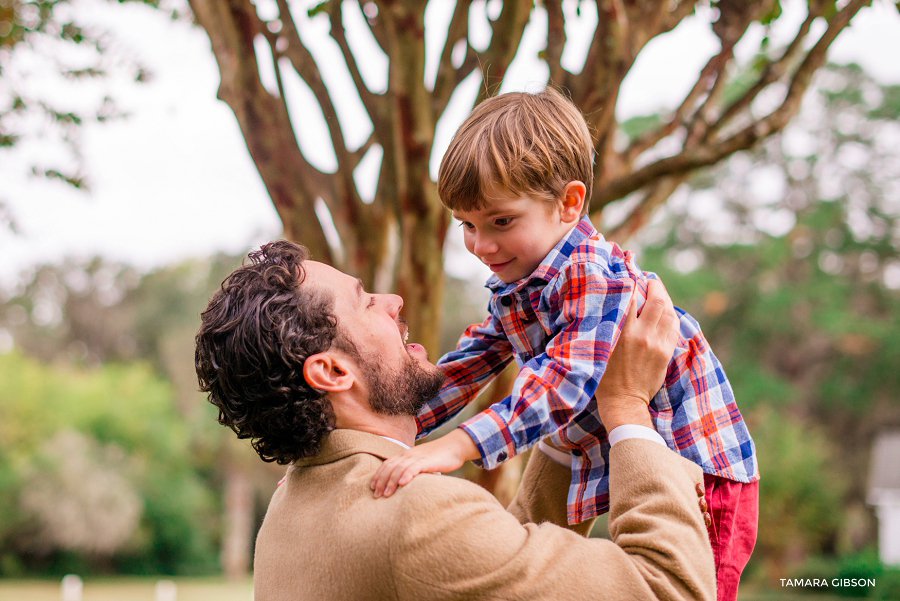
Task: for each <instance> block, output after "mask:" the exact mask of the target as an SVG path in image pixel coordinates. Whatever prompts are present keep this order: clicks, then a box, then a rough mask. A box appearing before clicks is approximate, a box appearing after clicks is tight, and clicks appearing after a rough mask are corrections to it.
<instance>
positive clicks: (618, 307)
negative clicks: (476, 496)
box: [460, 263, 635, 469]
mask: <svg viewBox="0 0 900 601" xmlns="http://www.w3.org/2000/svg"><path fill="white" fill-rule="evenodd" d="M607 276H608V274H607V273H606V272H605V271H604V270H603V269H602V267H601V266H599V265H597V264H595V263H571V264H569V265H567V266H566V267H565V268H564V269H563V270H561V271H560V273H558V274H557V275H556V277H554V278H553V280H551V282H550V283H548V284H547V286H546V287H545V289H544V293H543V295H544V297H545V300H546V302H548V303H549V304H550V306H551V307H553V306H556V307H559V310H558V311H551V312H550V314H551V315H556V317H555V322H554V323H552V324H551V330H552V332H554V334H553V336H552V338H551V339H550V341H549V342H548V343H547V345H546V347H545V349H544V352H543V353H541V354H540V355H537V356H535V357H534V358H533V359H532V360H530V361H529V362H528V363H526V364H525V365H524V366H523V367H522V369H521V370H520V371H519V375H518V377H517V378H516V381H515V384H514V385H513V390H512V394H511V395H510V396H508V397H506V398H505V399H503V400H502V401H500V402H498V403H495V404H494V405H491V406H490V407H489V408H488V409H486V410H485V411H482V412H481V413H479V414H478V415H476V416H474V417H472V418H471V419H469V420H467V421H466V422H464V423H463V424H462V425H461V426H460V427H461V428H463V429H464V430H465V431H466V432H467V433H468V434H469V436H471V437H472V440H474V441H475V444H476V445H477V446H478V450H479V451H480V453H481V457H482V461H481V463H482V464H483V467H484V468H485V469H493V468H494V467H496V466H497V465H499V464H500V463H502V462H503V461H505V460H507V459H508V458H509V457H512V456H513V455H516V454H518V453H521V452H522V451H524V450H526V449H528V448H529V447H531V446H532V445H534V444H536V443H537V442H538V441H539V440H540V439H541V438H544V437H545V436H548V435H550V434H553V433H555V432H557V431H559V430H560V429H561V428H563V427H564V426H565V425H566V424H568V423H569V422H570V421H571V420H572V418H574V417H575V416H576V415H577V414H579V413H580V412H581V411H583V410H584V409H585V408H586V407H587V406H588V404H589V403H591V402H592V399H593V396H594V392H595V391H596V390H597V384H598V383H599V382H600V378H601V376H603V372H604V371H605V370H606V364H607V362H608V360H609V356H610V353H611V352H612V349H613V347H614V346H615V343H616V342H617V341H618V339H619V334H620V333H621V331H622V324H623V323H624V319H625V316H626V315H627V313H628V306H629V302H630V301H631V296H632V294H633V293H634V289H635V282H634V280H632V279H630V278H623V279H617V278H609V277H607Z"/></svg>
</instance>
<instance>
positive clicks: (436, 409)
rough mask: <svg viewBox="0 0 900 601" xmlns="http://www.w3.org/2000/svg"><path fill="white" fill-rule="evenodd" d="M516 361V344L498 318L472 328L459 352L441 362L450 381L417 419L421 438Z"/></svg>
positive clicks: (449, 417) (462, 341)
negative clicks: (513, 351)
mask: <svg viewBox="0 0 900 601" xmlns="http://www.w3.org/2000/svg"><path fill="white" fill-rule="evenodd" d="M512 357H513V355H512V344H511V343H510V342H509V340H508V339H507V338H506V334H504V332H503V329H502V328H501V327H500V322H499V320H498V319H497V318H496V317H494V316H493V315H488V317H487V319H485V320H484V323H481V324H473V325H471V326H469V327H468V328H467V329H466V331H465V332H464V333H463V335H462V337H461V338H460V339H459V343H457V345H456V350H454V351H451V352H449V353H447V354H446V355H444V356H443V357H441V359H440V360H439V361H438V362H437V366H438V367H439V368H441V370H443V372H444V374H445V375H446V377H447V379H446V380H444V384H443V386H442V387H441V390H440V392H439V393H438V394H437V396H436V397H434V398H433V399H431V400H430V401H428V402H427V403H426V404H425V406H424V407H423V408H422V410H421V411H420V412H419V415H418V416H417V417H416V424H417V426H418V429H419V433H418V437H419V438H421V437H422V436H425V435H427V434H428V433H429V432H431V431H432V430H434V429H435V428H437V427H438V426H440V425H441V424H443V423H444V422H446V421H447V420H449V419H451V418H452V417H453V416H455V415H456V414H457V413H459V412H460V411H462V409H463V408H464V407H465V406H466V405H468V404H469V403H470V402H471V401H472V400H473V399H474V398H475V397H476V396H477V395H478V393H479V392H480V391H481V390H482V389H483V388H484V387H485V386H487V385H488V384H489V383H490V382H491V381H492V380H493V379H494V378H495V377H496V376H497V375H498V374H500V372H502V371H503V369H504V368H505V367H506V366H507V365H508V364H509V362H510V361H511V360H512Z"/></svg>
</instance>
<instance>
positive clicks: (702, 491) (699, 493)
mask: <svg viewBox="0 0 900 601" xmlns="http://www.w3.org/2000/svg"><path fill="white" fill-rule="evenodd" d="M695 490H696V491H697V496H698V497H702V496H703V494H704V493H705V492H706V491H704V490H703V485H702V484H698V485H697V486H696V487H695Z"/></svg>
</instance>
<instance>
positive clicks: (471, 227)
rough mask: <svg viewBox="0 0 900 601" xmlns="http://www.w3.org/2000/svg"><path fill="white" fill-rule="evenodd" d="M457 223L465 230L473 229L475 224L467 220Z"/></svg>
mask: <svg viewBox="0 0 900 601" xmlns="http://www.w3.org/2000/svg"><path fill="white" fill-rule="evenodd" d="M459 225H460V227H464V228H466V229H467V230H473V229H475V226H474V225H472V224H471V223H469V222H468V221H460V223H459Z"/></svg>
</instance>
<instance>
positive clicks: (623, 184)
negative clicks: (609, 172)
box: [591, 0, 871, 209]
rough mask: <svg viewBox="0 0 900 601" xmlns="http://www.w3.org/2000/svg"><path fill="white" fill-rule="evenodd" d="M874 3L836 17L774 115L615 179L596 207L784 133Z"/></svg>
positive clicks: (864, 1)
mask: <svg viewBox="0 0 900 601" xmlns="http://www.w3.org/2000/svg"><path fill="white" fill-rule="evenodd" d="M870 3H871V0H850V2H848V3H847V4H846V5H845V6H844V8H842V9H841V10H840V11H838V12H837V13H836V14H835V15H834V16H833V17H832V19H831V20H830V21H829V23H828V27H827V29H826V31H825V33H823V34H822V37H821V38H820V39H819V40H818V42H816V44H815V45H814V46H813V47H812V49H810V51H809V52H808V53H807V55H806V58H805V59H804V60H803V62H802V63H801V64H800V66H799V67H798V69H797V71H796V72H795V74H794V77H793V79H792V81H791V84H790V86H789V88H788V92H787V95H786V97H785V99H784V101H783V102H782V104H781V106H779V107H778V108H777V109H776V110H774V111H773V112H772V113H770V114H769V115H767V116H766V117H764V118H762V119H760V120H759V121H757V122H756V123H752V124H750V125H749V126H747V127H745V128H744V129H742V130H740V131H739V132H737V133H735V134H734V135H733V136H731V137H730V138H727V139H725V140H723V141H721V142H719V143H718V144H710V145H705V146H703V147H697V148H685V149H684V150H682V152H681V153H679V154H678V155H676V156H672V157H667V158H664V159H660V160H658V161H656V162H654V163H651V164H649V165H647V166H645V167H642V168H641V169H638V170H637V171H635V172H633V173H630V174H627V175H624V176H622V177H619V178H617V179H614V180H612V181H610V182H609V183H607V184H605V185H604V186H602V187H599V188H595V189H594V190H595V193H594V197H593V199H592V200H591V204H592V206H594V207H597V208H598V209H600V208H602V207H604V206H606V205H607V204H608V203H610V202H612V201H613V200H617V199H619V198H622V197H624V196H625V195H627V194H630V193H631V192H634V191H635V190H639V189H640V188H642V187H644V186H646V185H647V184H649V183H651V182H652V181H654V180H656V179H659V178H662V177H667V176H672V175H680V174H683V173H687V172H689V171H693V170H695V169H698V168H700V167H706V166H708V165H712V164H714V163H717V162H718V161H720V160H722V159H723V158H725V157H727V156H729V155H731V154H733V153H735V152H738V151H740V150H746V149H747V148H750V147H751V146H752V145H753V144H755V143H756V142H758V141H759V140H761V139H763V138H765V137H767V136H770V135H772V134H773V133H775V132H777V131H780V130H782V129H783V128H784V126H785V125H786V124H787V122H788V121H789V120H790V118H791V117H792V116H793V115H794V114H795V113H796V112H797V110H798V109H799V107H800V101H801V100H802V98H803V94H804V92H805V91H806V89H807V88H808V87H809V83H810V81H811V80H812V76H813V74H814V73H815V71H816V69H818V68H819V67H821V66H822V64H824V62H825V57H826V55H827V52H828V48H829V46H830V45H831V43H832V42H833V41H834V39H835V38H836V37H837V35H838V34H839V33H840V32H841V31H842V30H843V29H844V28H846V27H847V25H849V23H850V19H852V18H853V16H854V15H855V14H856V13H857V12H858V11H859V9H860V8H862V7H863V6H867V5H868V4H870Z"/></svg>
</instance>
